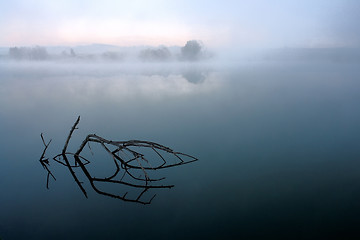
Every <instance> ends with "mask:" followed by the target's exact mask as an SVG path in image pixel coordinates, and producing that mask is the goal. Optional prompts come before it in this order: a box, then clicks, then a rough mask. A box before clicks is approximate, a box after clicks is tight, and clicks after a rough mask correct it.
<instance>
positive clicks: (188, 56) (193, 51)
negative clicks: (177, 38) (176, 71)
mask: <svg viewBox="0 0 360 240" xmlns="http://www.w3.org/2000/svg"><path fill="white" fill-rule="evenodd" d="M201 53H202V45H201V44H200V43H199V42H198V41H196V40H190V41H187V42H186V44H185V46H184V47H182V48H181V57H182V59H184V60H190V61H194V60H198V59H199V58H200V57H201Z"/></svg>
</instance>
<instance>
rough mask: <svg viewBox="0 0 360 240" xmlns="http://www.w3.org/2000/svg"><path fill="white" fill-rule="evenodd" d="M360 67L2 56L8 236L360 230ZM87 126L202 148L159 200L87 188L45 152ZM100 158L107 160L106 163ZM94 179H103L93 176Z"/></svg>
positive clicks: (312, 235)
mask: <svg viewBox="0 0 360 240" xmlns="http://www.w3.org/2000/svg"><path fill="white" fill-rule="evenodd" d="M359 75H360V72H359V68H358V64H357V63H356V62H355V63H354V62H347V63H343V64H338V63H334V62H331V61H328V62H317V63H314V62H311V63H307V62H284V61H257V62H256V61H253V62H232V63H231V64H230V63H225V62H224V63H220V62H218V63H215V62H199V63H187V62H183V63H168V64H163V63H149V64H131V63H128V64H115V63H113V64H104V63H102V64H100V63H74V64H73V63H54V62H31V63H29V62H5V61H4V62H1V63H0V121H1V124H0V131H1V133H2V138H1V139H0V145H1V152H0V158H1V160H2V161H1V162H0V189H1V190H2V194H1V195H0V212H1V214H0V237H1V238H2V239H64V238H69V236H71V238H73V239H117V238H119V237H121V238H124V239H129V238H131V239H143V238H148V239H169V238H171V239H184V238H186V239H196V238H206V239H220V238H224V239H239V238H244V239H264V238H265V239H271V238H274V239H275V238H276V239H319V238H335V239H340V238H347V239H349V238H351V237H352V236H356V235H358V234H359V232H358V229H357V226H358V224H359V218H358V215H359V209H360V208H359V202H360V201H359V200H360V199H359V198H360V194H359V193H360V192H359V189H360V184H359V182H360V181H359V180H360V179H359V176H360V175H359V167H360V166H359V161H358V160H359V150H358V149H359V141H358V136H359V135H360V128H359V127H358V123H359V120H360V110H359V108H358V105H359V102H360V95H359V94H358V89H359V87H360V83H359V81H358V77H359ZM78 115H80V116H81V121H80V123H79V129H78V130H76V131H75V133H74V136H73V138H72V139H71V141H70V144H69V148H70V150H76V149H77V148H78V146H79V145H80V143H81V141H82V140H83V139H84V137H85V136H86V135H87V134H89V133H96V134H98V135H100V136H103V137H105V138H108V139H113V140H130V139H142V140H149V141H155V142H158V143H161V144H164V145H165V146H169V147H171V148H173V149H175V150H178V151H181V152H185V153H188V154H191V155H194V156H196V157H197V158H199V161H198V162H195V163H193V164H189V165H185V166H180V167H179V168H175V169H169V170H166V171H165V172H164V173H163V174H165V175H166V177H167V180H166V181H167V182H168V183H171V184H175V188H173V189H171V190H167V189H165V190H159V191H156V194H157V196H156V197H155V199H154V201H153V203H152V204H151V205H149V206H143V205H139V204H133V203H126V202H122V201H119V200H116V199H112V198H107V197H105V196H100V195H97V194H96V193H95V192H92V191H91V189H88V192H89V198H88V199H86V198H85V197H84V196H83V195H82V193H81V191H80V190H79V189H78V187H77V186H76V184H75V182H74V181H73V179H72V178H71V175H70V174H69V172H68V170H67V169H66V168H64V167H61V166H57V165H51V166H52V167H53V170H54V173H55V176H56V178H57V181H50V189H49V190H47V189H46V187H45V185H46V172H45V171H44V170H43V168H42V167H41V165H40V164H39V162H38V160H39V157H40V155H41V152H42V149H43V145H42V142H41V138H40V133H44V137H45V139H46V140H49V139H53V140H52V143H51V145H50V146H49V150H48V152H47V155H48V156H49V157H50V156H53V155H55V154H57V153H59V152H60V151H61V149H62V147H63V144H64V141H65V139H66V137H67V134H68V131H69V130H70V127H71V126H72V124H73V123H74V122H75V120H76V118H77V116H78ZM104 156H105V155H101V153H100V155H99V158H98V159H96V161H97V164H101V161H104V160H105V157H104ZM79 176H80V178H81V179H82V180H83V181H84V182H85V183H84V185H85V186H87V187H89V186H88V184H87V183H86V179H85V178H84V176H83V175H81V174H79Z"/></svg>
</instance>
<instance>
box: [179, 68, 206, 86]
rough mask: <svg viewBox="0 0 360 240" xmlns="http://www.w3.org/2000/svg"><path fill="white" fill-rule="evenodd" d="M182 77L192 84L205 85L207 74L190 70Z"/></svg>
mask: <svg viewBox="0 0 360 240" xmlns="http://www.w3.org/2000/svg"><path fill="white" fill-rule="evenodd" d="M182 76H183V77H184V78H185V79H186V80H188V81H189V82H191V83H195V84H199V83H203V82H204V81H205V79H206V76H207V75H206V73H205V72H202V71H199V70H197V69H189V70H187V71H184V72H183V73H182Z"/></svg>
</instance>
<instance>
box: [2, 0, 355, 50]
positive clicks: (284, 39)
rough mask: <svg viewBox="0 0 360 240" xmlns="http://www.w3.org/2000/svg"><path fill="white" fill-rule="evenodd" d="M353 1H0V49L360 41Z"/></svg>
mask: <svg viewBox="0 0 360 240" xmlns="http://www.w3.org/2000/svg"><path fill="white" fill-rule="evenodd" d="M359 12H360V1H358V0H271V1H270V0H207V1H205V0H147V1H146V0H126V1H122V0H99V1H96V0H0V46H15V45H16V46H25V45H43V46H44V45H79V44H91V43H103V44H114V45H122V46H130V45H160V44H164V45H168V46H170V45H184V43H185V42H186V41H187V40H191V39H197V40H201V41H203V42H204V44H205V45H207V46H213V47H221V46H229V45H236V46H238V47H261V48H264V47H333V46H335V47H338V46H360V44H359V43H360V29H359V25H360V24H359V22H360V21H359V20H360V14H359Z"/></svg>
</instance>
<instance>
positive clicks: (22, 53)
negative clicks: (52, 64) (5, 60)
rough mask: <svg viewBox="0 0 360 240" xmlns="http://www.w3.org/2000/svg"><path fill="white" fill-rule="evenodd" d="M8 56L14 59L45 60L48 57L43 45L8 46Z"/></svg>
mask: <svg viewBox="0 0 360 240" xmlns="http://www.w3.org/2000/svg"><path fill="white" fill-rule="evenodd" d="M9 56H10V58H13V59H16V60H23V59H24V60H45V59H47V58H48V57H49V55H48V53H47V51H46V48H44V47H39V46H36V47H33V48H30V47H20V48H18V47H13V48H9Z"/></svg>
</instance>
